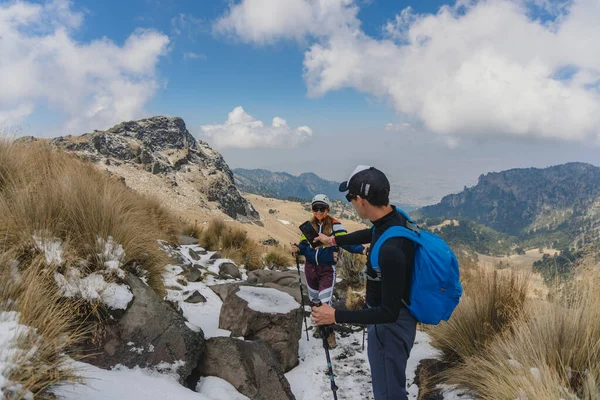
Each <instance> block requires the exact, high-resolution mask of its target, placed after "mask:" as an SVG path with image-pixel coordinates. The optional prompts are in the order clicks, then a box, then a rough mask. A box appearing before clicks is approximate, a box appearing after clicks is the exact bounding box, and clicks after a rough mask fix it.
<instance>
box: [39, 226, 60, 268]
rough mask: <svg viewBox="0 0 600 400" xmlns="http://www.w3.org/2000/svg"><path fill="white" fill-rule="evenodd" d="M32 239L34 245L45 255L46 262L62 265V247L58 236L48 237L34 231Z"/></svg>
mask: <svg viewBox="0 0 600 400" xmlns="http://www.w3.org/2000/svg"><path fill="white" fill-rule="evenodd" d="M33 241H34V243H35V247H36V248H37V249H38V250H39V251H42V252H43V253H44V256H45V257H46V263H47V264H48V265H50V264H56V265H62V263H63V261H64V260H63V249H62V240H60V239H59V238H56V237H55V238H52V239H48V238H47V237H46V236H45V235H43V234H41V233H38V232H35V233H34V234H33Z"/></svg>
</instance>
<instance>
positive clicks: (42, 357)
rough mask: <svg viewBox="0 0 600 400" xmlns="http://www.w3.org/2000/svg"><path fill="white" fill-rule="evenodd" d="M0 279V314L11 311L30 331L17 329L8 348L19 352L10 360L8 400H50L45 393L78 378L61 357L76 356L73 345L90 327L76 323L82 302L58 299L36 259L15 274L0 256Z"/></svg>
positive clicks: (12, 264)
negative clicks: (24, 399) (25, 398)
mask: <svg viewBox="0 0 600 400" xmlns="http://www.w3.org/2000/svg"><path fill="white" fill-rule="evenodd" d="M0 275H1V277H2V282H3V285H2V286H1V290H0V304H1V306H0V309H1V310H0V311H4V312H6V311H16V312H18V313H19V323H20V324H23V325H26V326H28V327H31V328H35V330H33V329H29V330H27V331H23V333H22V334H20V336H19V337H18V339H17V340H16V343H15V344H13V346H14V347H15V348H16V349H19V350H20V351H16V352H15V353H14V355H13V357H11V359H10V362H11V363H13V365H14V368H13V369H12V371H11V372H10V374H9V375H8V379H9V380H10V381H11V382H12V383H13V388H16V389H15V390H13V391H9V392H11V393H10V395H9V396H8V398H22V397H21V396H25V394H27V393H31V394H33V396H34V398H36V399H38V398H39V399H54V397H53V396H52V395H51V394H49V392H48V389H50V388H52V387H54V386H56V385H58V384H61V383H64V382H75V381H77V380H78V378H77V377H76V376H75V373H74V371H73V370H72V368H71V367H70V366H69V364H68V362H69V361H68V358H67V355H70V356H71V357H74V358H77V356H76V354H75V353H74V351H75V350H76V349H77V345H78V344H80V343H81V342H82V341H83V340H84V339H85V337H86V336H87V335H88V334H89V333H90V329H91V326H90V325H89V324H86V323H85V321H82V320H81V319H80V312H79V310H80V309H81V307H82V305H83V304H82V301H81V300H72V299H66V298H64V297H62V296H61V294H60V292H59V290H58V288H57V287H56V285H55V284H54V273H53V270H52V268H48V267H47V266H46V265H45V263H44V260H43V259H42V257H36V258H35V259H34V260H33V262H32V263H31V264H30V265H29V266H28V267H27V269H25V270H21V271H19V268H18V267H17V263H16V261H15V260H14V259H13V258H12V257H11V256H10V254H8V253H3V254H2V255H0ZM5 315H6V314H5ZM5 394H6V391H5Z"/></svg>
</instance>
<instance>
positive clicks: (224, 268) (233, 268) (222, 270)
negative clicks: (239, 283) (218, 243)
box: [219, 262, 242, 279]
mask: <svg viewBox="0 0 600 400" xmlns="http://www.w3.org/2000/svg"><path fill="white" fill-rule="evenodd" d="M219 278H221V279H242V273H241V272H240V270H239V268H238V267H237V265H235V264H233V263H230V262H224V263H221V264H220V265H219Z"/></svg>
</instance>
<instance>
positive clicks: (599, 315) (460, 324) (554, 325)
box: [429, 269, 600, 400]
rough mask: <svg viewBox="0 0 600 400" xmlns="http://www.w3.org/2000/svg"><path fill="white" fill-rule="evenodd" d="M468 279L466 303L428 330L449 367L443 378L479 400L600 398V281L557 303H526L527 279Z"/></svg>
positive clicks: (489, 274)
mask: <svg viewBox="0 0 600 400" xmlns="http://www.w3.org/2000/svg"><path fill="white" fill-rule="evenodd" d="M469 271H470V272H466V273H465V271H463V274H464V279H463V285H464V289H465V296H464V298H463V300H462V301H461V304H460V305H459V306H458V307H457V309H456V311H455V313H454V314H453V315H452V317H451V319H450V321H448V322H447V323H442V324H440V325H438V326H436V327H433V328H431V329H429V332H430V334H431V336H432V343H433V344H434V346H436V347H438V348H440V349H441V350H442V351H443V352H444V355H445V357H446V360H447V361H450V363H449V365H450V368H449V369H448V370H447V371H445V373H444V374H443V376H444V379H445V380H446V381H447V382H448V383H451V384H457V385H459V386H461V387H463V388H466V389H468V390H470V391H471V392H472V394H473V395H474V396H475V397H476V398H478V399H485V400H500V399H523V400H524V399H528V400H538V399H539V400H542V399H584V400H592V399H599V398H600V295H599V294H598V287H599V285H600V277H599V274H598V272H597V271H593V270H592V271H587V272H586V274H585V275H584V276H583V277H581V278H580V279H578V280H576V281H572V282H570V283H569V284H567V285H565V284H562V285H561V287H560V288H559V289H560V290H556V291H555V293H556V294H555V295H554V296H553V297H551V299H552V300H551V301H542V300H536V299H528V298H527V297H526V292H527V285H526V282H527V281H528V276H527V275H523V274H522V273H517V272H515V271H512V270H510V269H504V270H502V271H487V270H482V269H470V270H469Z"/></svg>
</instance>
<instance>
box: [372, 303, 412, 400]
mask: <svg viewBox="0 0 600 400" xmlns="http://www.w3.org/2000/svg"><path fill="white" fill-rule="evenodd" d="M367 329H368V331H367V332H368V334H369V337H368V349H367V350H368V354H369V364H370V365H371V380H372V384H373V394H374V395H375V400H405V399H407V398H408V397H407V395H406V362H407V360H408V356H409V355H410V350H411V349H412V347H413V343H414V341H415V336H416V334H417V321H416V320H415V319H414V317H413V316H412V315H411V313H410V311H408V309H407V308H406V307H402V309H401V310H400V314H399V315H398V320H396V322H391V323H389V324H378V325H369V326H368V328H367Z"/></svg>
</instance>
